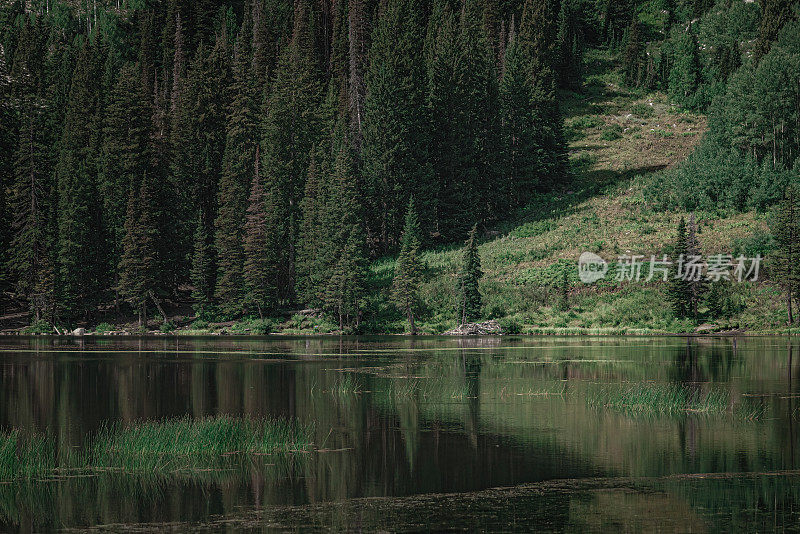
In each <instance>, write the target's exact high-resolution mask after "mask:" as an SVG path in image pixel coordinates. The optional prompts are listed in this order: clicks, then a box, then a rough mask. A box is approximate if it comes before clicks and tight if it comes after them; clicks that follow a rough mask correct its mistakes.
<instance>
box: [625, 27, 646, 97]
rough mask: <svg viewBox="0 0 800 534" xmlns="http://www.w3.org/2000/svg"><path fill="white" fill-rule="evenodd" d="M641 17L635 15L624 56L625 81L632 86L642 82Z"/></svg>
mask: <svg viewBox="0 0 800 534" xmlns="http://www.w3.org/2000/svg"><path fill="white" fill-rule="evenodd" d="M639 32H640V30H639V19H638V18H637V17H635V16H634V17H633V18H632V19H631V24H630V26H629V27H628V34H627V36H626V38H627V39H626V43H625V53H624V55H623V58H622V70H623V71H624V72H625V83H626V84H627V85H629V86H630V87H638V86H639V85H640V83H641V81H642V80H641V58H642V50H641V38H640V36H639Z"/></svg>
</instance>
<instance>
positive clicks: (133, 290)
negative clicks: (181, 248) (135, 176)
mask: <svg viewBox="0 0 800 534" xmlns="http://www.w3.org/2000/svg"><path fill="white" fill-rule="evenodd" d="M137 185H138V186H137ZM129 189H130V193H129V195H128V204H127V209H126V215H125V225H124V231H125V235H124V237H123V238H122V256H121V259H120V262H119V293H120V295H122V297H123V298H124V299H125V300H126V301H127V302H128V303H130V305H131V306H132V307H133V309H134V310H136V313H137V315H138V317H139V327H141V328H144V327H146V326H147V299H148V297H149V296H150V295H151V293H152V292H153V289H154V285H155V282H156V277H157V268H158V261H157V258H156V244H157V239H156V234H157V232H158V228H157V227H156V220H155V217H154V214H153V206H154V202H155V200H154V198H153V196H152V193H151V190H150V185H149V180H148V176H147V172H146V171H145V172H144V173H143V175H142V177H141V180H134V181H132V182H131V183H130V185H129Z"/></svg>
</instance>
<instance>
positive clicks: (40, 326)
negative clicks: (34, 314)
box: [22, 319, 53, 334]
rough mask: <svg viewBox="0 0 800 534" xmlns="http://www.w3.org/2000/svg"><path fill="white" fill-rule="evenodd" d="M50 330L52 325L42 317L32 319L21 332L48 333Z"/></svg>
mask: <svg viewBox="0 0 800 534" xmlns="http://www.w3.org/2000/svg"><path fill="white" fill-rule="evenodd" d="M52 331H53V326H52V325H51V324H50V323H48V322H47V321H45V320H44V319H39V320H38V321H34V322H33V323H31V324H30V325H29V326H26V327H25V328H23V329H22V333H23V334H48V333H50V332H52Z"/></svg>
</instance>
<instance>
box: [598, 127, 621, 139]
mask: <svg viewBox="0 0 800 534" xmlns="http://www.w3.org/2000/svg"><path fill="white" fill-rule="evenodd" d="M620 137H622V126H620V125H619V124H612V125H610V126H608V127H606V128H604V129H603V133H602V134H600V139H603V140H604V141H616V140H617V139H619V138H620Z"/></svg>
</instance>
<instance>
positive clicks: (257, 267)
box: [243, 146, 277, 319]
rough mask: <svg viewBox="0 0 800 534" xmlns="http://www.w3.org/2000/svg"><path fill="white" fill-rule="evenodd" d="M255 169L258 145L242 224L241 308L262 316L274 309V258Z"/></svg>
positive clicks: (261, 186) (265, 200)
mask: <svg viewBox="0 0 800 534" xmlns="http://www.w3.org/2000/svg"><path fill="white" fill-rule="evenodd" d="M259 169H260V153H259V147H258V146H256V153H255V157H254V172H253V178H252V181H251V186H250V196H249V197H248V200H247V216H246V219H245V227H244V246H243V250H244V272H243V278H244V309H245V312H246V313H254V312H257V313H258V315H259V317H260V318H262V319H263V318H264V314H265V313H267V312H269V311H272V310H274V309H275V308H276V306H277V296H276V289H275V277H274V258H273V257H272V248H271V247H270V238H269V235H268V233H267V232H268V212H267V209H268V206H267V196H266V194H265V192H264V184H263V178H262V177H261V173H260V172H259ZM269 208H271V206H269Z"/></svg>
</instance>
